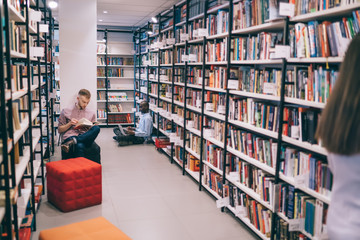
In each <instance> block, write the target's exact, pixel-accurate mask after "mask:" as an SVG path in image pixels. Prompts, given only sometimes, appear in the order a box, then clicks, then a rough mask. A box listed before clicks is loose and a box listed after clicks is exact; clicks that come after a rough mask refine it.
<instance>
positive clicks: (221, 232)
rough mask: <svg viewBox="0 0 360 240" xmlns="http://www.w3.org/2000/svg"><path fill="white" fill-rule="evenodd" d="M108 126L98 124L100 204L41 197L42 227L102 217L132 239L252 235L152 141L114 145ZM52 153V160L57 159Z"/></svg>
mask: <svg viewBox="0 0 360 240" xmlns="http://www.w3.org/2000/svg"><path fill="white" fill-rule="evenodd" d="M112 135H113V134H112V130H111V129H102V130H101V133H100V135H99V137H98V139H97V143H98V144H99V145H100V146H101V149H102V166H103V203H102V204H101V205H98V206H94V207H90V208H86V209H81V210H77V211H73V212H69V213H62V212H60V211H59V210H57V209H56V208H55V207H53V206H52V205H51V204H50V203H48V202H47V200H46V196H45V197H43V200H42V203H41V207H40V210H39V212H38V214H37V231H36V232H34V234H33V235H32V239H33V240H35V239H38V235H39V232H40V231H41V230H42V229H47V228H52V227H57V226H62V225H65V224H69V223H74V222H78V221H82V220H86V219H89V218H94V217H98V216H104V217H105V218H107V219H108V220H109V221H110V222H112V223H113V224H114V225H116V226H117V227H118V228H120V229H121V230H122V231H123V232H125V233H126V234H127V235H129V236H130V237H131V238H132V239H134V240H202V239H204V240H205V239H206V240H235V239H236V240H243V239H257V237H256V236H255V235H254V234H253V233H251V232H250V231H249V230H248V229H247V228H246V227H244V226H243V225H242V224H241V223H239V222H238V221H237V220H236V219H235V218H234V217H232V216H231V215H230V214H227V213H223V212H221V211H220V210H219V209H217V208H216V204H215V200H214V199H213V198H212V197H211V196H210V195H209V194H208V193H206V192H205V191H198V185H197V183H195V182H194V181H193V180H192V179H191V178H190V177H188V176H183V175H182V172H181V171H180V168H179V167H178V166H176V164H173V165H171V164H170V162H169V160H168V158H167V157H166V156H165V155H164V154H160V153H159V152H157V151H156V150H155V147H154V146H153V145H137V146H128V147H118V146H117V144H116V142H115V141H113V139H112ZM57 155H58V154H55V156H54V157H53V160H55V159H58V157H57Z"/></svg>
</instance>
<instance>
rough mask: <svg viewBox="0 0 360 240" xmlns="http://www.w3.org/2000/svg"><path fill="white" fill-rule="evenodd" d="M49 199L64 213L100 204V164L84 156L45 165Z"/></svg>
mask: <svg viewBox="0 0 360 240" xmlns="http://www.w3.org/2000/svg"><path fill="white" fill-rule="evenodd" d="M46 171H47V176H46V178H47V196H48V201H49V202H51V203H52V204H54V205H55V206H56V207H58V208H59V209H60V210H61V211H63V212H69V211H73V210H76V209H80V208H85V207H90V206H93V205H97V204H101V200H102V190H101V189H102V188H101V165H100V164H98V163H95V162H93V161H90V160H88V159H86V158H83V157H79V158H72V159H68V160H61V161H56V162H49V163H47V164H46Z"/></svg>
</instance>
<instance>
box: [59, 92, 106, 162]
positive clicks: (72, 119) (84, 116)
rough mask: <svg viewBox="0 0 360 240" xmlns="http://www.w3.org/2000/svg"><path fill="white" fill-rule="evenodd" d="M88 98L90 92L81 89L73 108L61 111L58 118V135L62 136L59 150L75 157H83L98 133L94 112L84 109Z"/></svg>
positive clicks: (88, 100)
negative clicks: (71, 152)
mask: <svg viewBox="0 0 360 240" xmlns="http://www.w3.org/2000/svg"><path fill="white" fill-rule="evenodd" d="M90 98H91V94H90V92H89V91H88V90H87V89H81V90H80V91H79V93H78V96H77V102H76V103H75V104H74V106H72V107H70V108H65V109H63V110H62V111H61V113H60V117H59V133H60V134H63V136H62V138H63V142H62V144H61V150H62V151H64V152H66V153H68V152H69V151H73V152H74V153H75V156H76V157H84V156H85V148H86V147H90V146H91V145H92V144H93V142H94V141H95V139H96V137H97V136H98V134H99V132H100V127H99V126H97V122H95V120H96V115H95V112H94V111H91V110H89V109H87V108H86V106H87V105H88V104H89V102H90Z"/></svg>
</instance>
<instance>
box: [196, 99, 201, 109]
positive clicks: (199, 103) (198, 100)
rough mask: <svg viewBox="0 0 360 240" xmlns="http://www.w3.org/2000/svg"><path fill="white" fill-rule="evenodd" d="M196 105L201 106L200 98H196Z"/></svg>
mask: <svg viewBox="0 0 360 240" xmlns="http://www.w3.org/2000/svg"><path fill="white" fill-rule="evenodd" d="M196 107H197V108H201V99H196Z"/></svg>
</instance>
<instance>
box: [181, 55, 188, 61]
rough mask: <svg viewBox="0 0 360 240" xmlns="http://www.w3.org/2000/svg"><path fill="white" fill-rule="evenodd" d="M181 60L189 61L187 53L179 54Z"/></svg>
mask: <svg viewBox="0 0 360 240" xmlns="http://www.w3.org/2000/svg"><path fill="white" fill-rule="evenodd" d="M181 61H183V62H186V61H189V56H188V55H182V56H181Z"/></svg>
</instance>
